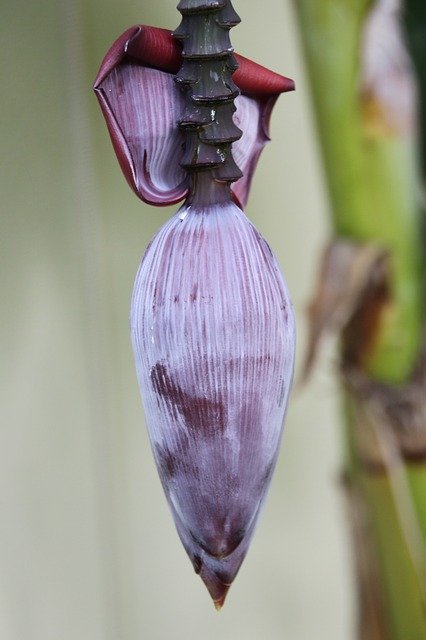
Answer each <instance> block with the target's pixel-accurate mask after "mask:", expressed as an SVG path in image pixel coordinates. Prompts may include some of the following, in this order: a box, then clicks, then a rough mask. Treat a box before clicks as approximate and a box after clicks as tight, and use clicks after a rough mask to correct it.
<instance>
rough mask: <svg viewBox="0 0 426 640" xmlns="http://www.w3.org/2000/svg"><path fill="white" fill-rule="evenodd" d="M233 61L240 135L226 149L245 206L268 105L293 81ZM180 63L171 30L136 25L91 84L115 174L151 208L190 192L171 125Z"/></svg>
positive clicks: (178, 135) (176, 112) (265, 133)
mask: <svg viewBox="0 0 426 640" xmlns="http://www.w3.org/2000/svg"><path fill="white" fill-rule="evenodd" d="M235 57H236V59H237V61H238V64H239V68H238V70H237V71H236V72H235V74H234V75H233V80H234V81H235V83H236V84H237V86H238V87H239V89H240V91H241V95H240V96H239V97H238V98H237V99H236V107H237V110H236V113H235V114H234V120H235V123H236V124H237V126H239V128H240V129H242V131H243V135H242V137H241V139H240V140H238V141H236V142H235V143H234V144H233V147H232V150H233V156H234V159H235V161H236V163H237V165H238V166H239V167H240V169H241V170H242V173H243V177H242V178H240V179H239V180H238V181H237V182H235V183H234V184H233V185H232V192H233V196H234V198H235V200H236V202H238V203H239V204H240V205H241V206H242V207H244V206H245V204H246V202H247V198H248V193H249V189H250V185H251V180H252V176H253V172H254V169H255V167H256V164H257V161H258V158H259V155H260V153H261V151H262V149H263V147H264V145H265V143H266V142H267V141H268V140H269V120H270V115H271V111H272V108H273V106H274V104H275V102H276V100H277V98H278V96H279V94H280V93H283V92H285V91H291V90H293V89H294V83H293V81H292V80H290V79H289V78H285V77H284V76H281V75H279V74H277V73H274V72H272V71H269V70H268V69H265V68H264V67H262V66H261V65H258V64H256V63H255V62H252V61H251V60H248V59H246V58H244V57H243V56H239V55H238V54H236V56H235ZM181 62H182V60H181V46H180V44H179V42H178V41H176V40H175V39H174V38H173V37H172V35H171V32H170V31H167V30H166V29H158V28H155V27H148V26H142V25H138V26H135V27H132V28H130V29H128V30H127V31H125V32H124V33H123V34H122V35H121V36H120V37H119V38H118V39H117V40H116V41H115V42H114V44H113V45H112V46H111V48H110V49H109V51H108V52H107V54H106V56H105V58H104V60H103V62H102V64H101V67H100V69H99V72H98V75H97V77H96V80H95V84H94V90H95V93H96V95H97V98H98V100H99V103H100V106H101V109H102V112H103V115H104V117H105V120H106V124H107V126H108V130H109V133H110V136H111V140H112V143H113V146H114V150H115V152H116V154H117V158H118V160H119V163H120V166H121V169H122V171H123V173H124V175H125V177H126V179H127V181H128V183H129V185H130V186H131V188H132V189H133V191H134V192H135V193H136V194H137V195H138V196H139V197H140V198H141V199H142V200H144V201H145V202H148V203H149V204H154V205H160V206H161V205H169V204H173V203H176V202H179V201H180V200H182V199H183V198H185V197H186V195H187V194H188V176H187V174H186V172H185V171H184V170H183V169H182V167H181V166H180V162H181V160H182V155H183V146H182V143H183V137H182V132H181V131H180V130H179V129H178V128H177V127H176V122H177V121H178V120H179V117H180V115H181V113H182V108H183V98H182V94H181V92H180V90H179V87H177V86H176V83H175V82H174V80H173V76H174V74H175V73H176V72H177V71H178V69H179V67H180V65H181ZM212 119H213V120H214V114H212Z"/></svg>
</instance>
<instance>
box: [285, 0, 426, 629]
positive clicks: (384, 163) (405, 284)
mask: <svg viewBox="0 0 426 640" xmlns="http://www.w3.org/2000/svg"><path fill="white" fill-rule="evenodd" d="M294 4H295V8H296V13H297V16H298V20H299V23H300V29H301V34H302V43H303V48H304V51H305V57H306V63H307V69H308V75H309V79H310V84H311V89H312V96H313V102H314V110H315V114H316V119H317V125H318V132H319V138H320V145H321V150H322V154H323V160H324V170H325V176H326V179H327V182H328V187H329V193H330V201H331V207H332V215H333V224H334V230H335V233H336V235H337V236H338V237H344V238H350V239H352V240H355V241H357V242H363V243H373V244H375V245H379V246H381V247H384V248H385V249H386V250H387V251H388V253H389V259H390V274H389V276H390V279H389V291H390V300H389V302H388V303H387V304H386V305H385V307H384V309H383V310H382V312H381V315H380V321H379V324H378V326H377V327H375V336H374V338H375V339H374V341H373V343H372V345H373V346H372V348H371V349H370V351H369V354H368V358H367V359H365V360H363V362H362V363H358V366H360V367H361V369H362V374H363V376H365V379H366V380H367V381H368V384H369V385H370V388H371V389H374V388H377V387H378V386H379V385H380V384H385V385H388V386H387V389H388V393H389V394H390V397H391V398H392V393H396V392H397V390H398V389H399V390H401V389H404V388H405V387H403V386H402V385H403V384H404V383H406V382H407V381H409V380H410V378H411V376H412V372H413V368H414V366H415V364H416V362H417V361H418V360H419V358H420V352H421V344H422V340H423V331H424V285H423V279H424V273H423V265H424V251H425V248H424V245H423V244H422V215H421V210H420V207H419V198H418V195H419V182H418V175H419V171H418V166H417V161H418V155H417V148H416V145H417V143H416V140H415V138H414V136H413V133H412V131H407V132H403V131H399V132H395V131H389V130H387V129H386V127H384V128H383V130H378V131H377V130H376V131H374V132H372V131H371V129H369V127H368V122H366V118H367V117H368V116H366V111H365V108H364V107H365V105H364V104H363V96H362V94H361V90H360V87H361V60H362V58H361V46H362V44H361V43H362V35H363V29H364V26H365V23H366V19H367V17H368V15H369V12H370V10H371V9H372V7H373V5H374V4H375V3H374V2H373V1H372V0H295V3H294ZM352 335H353V334H352ZM343 364H344V365H345V364H347V363H343ZM344 398H345V400H344V401H345V408H346V443H347V472H346V477H347V481H348V486H349V488H350V492H351V493H352V494H353V495H354V494H356V495H357V496H360V500H361V502H362V503H363V509H364V510H365V513H366V514H367V519H368V527H367V530H368V535H366V536H365V539H364V540H363V539H361V540H360V541H359V540H358V542H357V546H358V551H359V547H361V549H362V547H363V546H364V547H366V546H369V547H371V549H372V556H373V558H374V563H373V564H374V565H375V566H374V569H373V567H371V570H370V575H367V580H366V581H365V580H364V584H360V592H361V597H360V604H361V607H363V608H364V611H362V610H361V611H360V627H359V638H360V640H367V639H368V640H370V639H372V638H374V640H376V639H377V640H424V638H426V615H425V591H426V589H425V585H426V578H425V576H426V569H425V567H426V560H425V559H426V507H425V504H426V464H425V462H424V460H423V461H422V457H421V455H420V456H419V459H418V460H417V462H415V463H414V462H408V461H407V460H404V458H403V453H401V450H400V448H399V443H398V440H397V439H396V441H395V428H394V427H395V425H394V423H393V421H392V416H390V415H388V414H386V412H382V414H380V412H379V414H377V413H376V414H374V412H373V414H372V415H370V416H368V417H367V416H366V414H365V413H363V411H362V409H363V404H364V400H365V398H363V397H362V394H359V393H358V392H357V390H356V389H354V388H352V387H351V386H350V385H349V387H348V388H347V389H346V390H345V392H344ZM425 401H426V400H425V398H424V397H423V398H422V399H421V400H420V402H422V403H423V406H424V402H425ZM376 408H377V407H376ZM378 408H379V409H383V407H382V406H380V401H379V403H378ZM420 408H421V407H419V409H420ZM419 415H422V412H421V411H417V412H416V411H414V413H413V414H412V416H410V417H409V418H407V420H406V422H405V423H404V425H403V426H404V428H406V429H408V430H410V429H412V430H414V429H418V428H420V429H421V430H425V431H426V424H423V423H421V425H420V427H419ZM423 422H424V421H423ZM366 432H368V434H367V435H368V438H369V439H370V441H371V438H372V437H373V440H374V438H375V439H376V442H375V447H374V446H373V453H372V451H371V450H370V451H369V452H368V451H367V454H366V452H365V450H363V448H362V447H360V439H362V437H365V434H366ZM377 447H378V452H377V450H376V451H375V450H374V449H375V448H377ZM388 447H390V450H391V451H392V455H390V456H387V455H386V451H387V450H388ZM392 447H393V448H392ZM352 508H353V506H351V509H352ZM352 520H354V518H352ZM368 571H369V568H368V567H367V573H368ZM369 581H370V582H371V583H372V582H373V581H374V584H375V588H374V589H370V590H369V592H368V593H367V591H368V583H369ZM366 586H367V589H366ZM372 594H373V595H372ZM368 599H370V605H369V609H370V611H374V610H375V609H376V610H377V611H378V610H379V609H380V614H379V617H381V619H379V621H378V623H377V620H376V622H374V620H373V621H372V618H371V616H369V615H365V602H366V601H368ZM372 599H373V601H372V602H371V600H372ZM367 608H368V607H367ZM373 617H374V616H373ZM365 621H367V625H368V624H369V625H370V627H369V628H368V626H367V627H366V626H365V624H366V622H365ZM373 626H374V629H373Z"/></svg>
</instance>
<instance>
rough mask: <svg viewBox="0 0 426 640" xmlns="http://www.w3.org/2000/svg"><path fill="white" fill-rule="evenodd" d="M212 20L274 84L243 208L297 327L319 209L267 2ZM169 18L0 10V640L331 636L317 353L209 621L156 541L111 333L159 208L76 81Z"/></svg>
mask: <svg viewBox="0 0 426 640" xmlns="http://www.w3.org/2000/svg"><path fill="white" fill-rule="evenodd" d="M234 6H235V8H236V10H237V11H238V13H239V14H240V16H241V18H242V24H241V25H240V26H239V27H238V28H236V29H235V30H233V32H232V36H233V43H234V46H235V48H236V49H237V50H238V51H240V52H241V53H242V54H243V55H246V56H248V57H251V58H253V59H255V60H256V61H258V62H260V63H262V64H264V65H266V66H269V67H270V68H272V69H274V70H277V71H279V72H281V73H284V74H285V75H288V76H290V77H293V78H295V80H296V83H297V92H296V93H294V94H287V95H285V96H283V97H281V98H280V101H279V103H278V105H277V107H276V109H275V112H274V115H273V119H272V139H273V142H272V143H271V144H270V145H269V146H268V147H267V148H266V150H265V151H264V154H263V156H262V159H261V162H260V166H259V168H258V171H257V174H256V177H255V180H254V185H253V189H252V195H251V199H250V203H249V206H248V210H247V213H248V215H249V217H250V218H251V219H252V220H253V222H254V223H255V224H256V226H257V227H258V228H259V229H260V230H261V232H262V233H263V234H264V235H265V236H266V238H267V239H268V240H269V241H270V243H271V244H272V246H273V248H274V251H275V252H276V254H277V256H278V259H279V261H280V264H281V266H282V269H283V271H284V273H285V275H286V278H287V281H288V284H289V287H290V289H291V292H292V296H293V301H294V305H295V309H296V314H297V317H298V327H299V331H298V334H299V339H298V351H299V361H300V357H301V355H302V354H303V349H304V345H305V334H306V330H305V321H304V312H305V306H306V301H307V300H308V297H309V294H310V292H311V290H312V287H313V282H314V279H315V275H316V273H315V272H316V264H317V260H318V256H319V252H320V249H321V247H322V246H323V244H324V242H325V240H326V239H327V236H328V233H329V228H328V223H327V214H328V204H327V201H326V196H325V191H324V187H323V182H322V173H321V167H320V162H319V155H318V150H317V146H316V141H315V136H314V131H313V124H312V117H311V112H310V108H309V100H308V91H307V79H306V75H305V71H304V69H303V66H302V64H301V50H300V45H299V41H298V38H297V34H296V25H295V22H294V16H293V15H292V11H291V7H290V2H289V0H268V1H267V2H254V0H250V2H248V1H247V0H246V2H243V1H242V0H235V2H234ZM138 22H142V23H146V24H152V25H157V26H163V27H168V28H173V27H175V26H176V25H177V24H178V22H179V15H178V13H177V12H176V9H175V5H174V2H173V1H171V0H156V2H155V3H154V2H150V3H148V2H145V3H144V2H135V1H134V0H121V1H120V2H118V1H115V2H113V1H112V0H104V1H103V2H101V1H100V0H86V2H83V0H80V2H79V1H78V0H69V1H68V2H65V1H62V2H61V1H59V2H58V1H56V2H55V1H54V0H44V1H43V2H24V1H23V0H15V1H14V2H11V1H10V0H9V1H7V0H2V1H1V5H0V34H1V39H0V41H1V46H2V61H3V63H2V65H1V70H0V74H1V87H2V91H1V101H2V110H1V113H2V117H1V120H0V126H1V145H2V152H1V166H2V169H1V208H2V215H1V225H2V228H1V245H2V247H1V257H2V268H1V286H2V294H1V301H2V322H1V329H0V348H1V385H0V393H1V398H0V407H1V409H0V411H1V431H0V433H1V436H0V638H1V639H2V640H3V639H4V640H51V639H52V640H53V639H54V640H58V639H60V640H136V639H139V638H147V639H150V640H157V639H158V640H164V639H176V640H180V639H181V638H182V639H183V638H185V640H193V639H194V640H195V639H198V638H200V637H202V638H205V639H206V640H209V639H213V638H215V639H217V638H220V639H221V640H222V639H223V640H239V639H240V638H241V639H244V640H255V639H256V640H257V639H260V638H262V639H264V640H278V639H281V638H286V639H288V640H313V639H314V638H315V640H322V639H323V638H324V640H325V639H327V640H351V639H352V638H353V633H354V632H353V619H354V613H353V608H352V607H353V605H352V603H353V594H352V591H353V585H352V561H351V555H350V548H349V541H348V539H347V530H346V519H345V505H344V500H343V495H342V491H341V489H340V485H339V482H340V481H339V472H340V457H341V443H340V438H339V430H338V411H339V407H338V406H337V388H336V385H335V382H334V380H333V364H334V356H333V352H332V350H331V349H329V350H328V353H327V357H326V358H324V359H323V364H322V368H319V369H318V370H317V371H316V373H315V376H314V380H313V382H312V383H310V385H309V387H308V388H307V389H305V390H297V391H296V392H295V393H294V394H293V399H292V402H291V406H290V410H289V414H288V419H287V426H286V434H285V437H284V441H283V448H282V452H281V456H280V460H279V465H278V468H277V471H276V474H275V477H274V480H273V483H272V488H271V491H270V495H269V499H268V501H267V505H266V508H265V510H264V514H263V518H262V519H261V522H260V525H259V527H258V532H257V535H256V537H255V539H254V542H253V544H252V547H251V550H250V552H249V554H248V556H247V559H246V561H245V563H244V565H243V567H242V569H241V571H240V574H239V576H238V578H237V579H236V581H235V583H234V585H233V587H232V589H231V592H230V595H229V597H228V600H227V603H226V606H225V607H224V609H223V611H222V612H221V613H220V614H217V613H216V612H215V611H214V609H213V607H212V605H211V602H210V599H209V596H208V594H207V592H206V590H205V588H204V586H203V585H202V583H201V581H200V580H199V578H198V577H196V576H195V574H194V573H193V570H192V568H191V566H190V563H189V561H188V559H187V557H186V554H185V552H184V550H183V548H182V547H181V544H180V541H179V539H178V536H177V534H176V532H175V530H174V525H173V522H172V519H171V516H170V515H169V513H168V510H167V506H166V502H165V499H164V498H163V494H162V490H161V486H160V482H159V480H158V478H157V475H156V471H155V468H154V463H153V460H152V458H151V452H150V450H149V444H148V438H147V434H146V430H145V425H144V418H143V411H142V408H141V404H140V400H139V392H138V389H137V384H136V376H135V373H134V366H133V358H132V354H131V349H130V340H129V331H128V313H129V301H130V294H131V289H132V286H133V279H134V276H135V273H136V269H137V266H138V263H139V260H140V258H141V256H142V253H143V251H144V249H145V247H146V245H147V243H148V241H149V239H150V238H151V236H152V235H153V234H154V232H155V231H156V230H157V229H158V228H159V227H160V225H161V224H162V223H163V221H164V220H166V219H167V217H168V216H169V215H170V214H171V212H172V211H173V209H154V208H150V207H148V206H146V205H144V204H143V203H141V202H139V201H138V199H137V198H136V197H135V196H134V195H133V193H132V192H131V191H130V189H129V188H128V187H127V185H126V183H125V180H124V178H123V177H122V175H121V171H120V169H119V166H118V163H117V161H116V159H115V156H114V153H113V151H112V147H111V144H110V141H109V138H108V134H107V131H106V127H105V125H104V122H103V119H102V116H101V113H100V110H99V109H98V106H97V103H96V99H95V97H94V95H93V93H92V92H91V83H92V81H93V79H94V77H95V75H96V71H97V68H98V66H99V64H100V61H101V59H102V57H103V55H104V53H105V52H106V50H107V48H108V47H109V46H110V44H111V43H112V41H113V40H114V39H115V38H116V37H117V36H118V35H119V34H120V33H121V32H122V31H123V30H124V29H125V28H127V27H128V26H131V25H132V24H135V23H138Z"/></svg>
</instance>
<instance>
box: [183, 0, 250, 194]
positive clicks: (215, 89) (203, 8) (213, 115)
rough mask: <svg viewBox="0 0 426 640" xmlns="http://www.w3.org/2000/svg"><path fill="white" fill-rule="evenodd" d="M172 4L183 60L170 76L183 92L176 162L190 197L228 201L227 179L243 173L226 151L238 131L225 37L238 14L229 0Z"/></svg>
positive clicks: (232, 59)
mask: <svg viewBox="0 0 426 640" xmlns="http://www.w3.org/2000/svg"><path fill="white" fill-rule="evenodd" d="M177 8H178V11H179V12H180V13H181V14H182V21H181V23H180V25H179V27H178V28H177V29H176V30H175V32H174V34H173V35H174V37H175V38H177V39H178V40H180V41H181V42H182V46H183V51H182V57H183V63H182V66H181V68H180V70H179V72H178V74H177V76H176V78H175V80H176V82H177V83H178V84H179V85H180V86H181V88H182V91H183V92H184V94H185V96H186V105H185V110H184V112H183V113H182V116H181V118H180V119H179V123H178V124H179V127H180V128H181V129H182V130H183V131H184V133H185V151H184V157H183V160H182V163H181V164H182V166H183V167H184V168H185V169H186V170H187V171H188V172H189V173H190V175H191V189H190V194H189V200H190V201H192V202H194V201H195V200H196V201H197V203H199V204H212V203H214V202H218V201H221V200H227V199H230V198H231V194H230V183H231V182H234V181H235V180H238V178H240V177H241V175H242V173H241V171H240V169H239V168H238V166H237V165H236V163H235V161H234V159H233V157H232V150H231V146H232V143H233V142H234V141H235V140H238V139H239V138H240V137H241V135H242V132H241V130H240V129H239V128H238V127H237V126H236V125H235V124H234V122H233V114H234V112H235V105H234V100H235V98H236V97H237V96H238V94H239V89H238V87H237V86H236V84H235V83H234V82H233V81H232V74H233V73H234V72H235V71H236V69H237V68H238V64H237V62H236V60H235V57H234V56H233V48H232V46H231V42H230V37H229V31H230V29H231V28H232V27H233V26H235V25H236V24H238V23H239V22H240V18H239V17H238V15H237V14H236V12H235V11H234V9H233V7H232V4H231V2H230V0H181V2H179V4H178V7H177Z"/></svg>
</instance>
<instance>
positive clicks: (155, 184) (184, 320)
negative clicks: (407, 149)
mask: <svg viewBox="0 0 426 640" xmlns="http://www.w3.org/2000/svg"><path fill="white" fill-rule="evenodd" d="M179 55H180V54H179V45H178V43H176V41H174V40H173V39H171V37H170V34H169V32H166V31H164V30H158V29H153V28H151V27H135V28H134V29H131V30H129V31H127V32H126V33H125V34H124V35H123V36H122V37H121V38H120V39H119V40H118V41H117V42H116V43H115V44H114V45H113V47H112V48H111V50H110V51H109V52H108V54H107V56H106V58H105V60H104V62H103V64H102V66H101V69H100V72H99V75H98V78H97V80H96V84H95V89H96V92H97V95H98V99H99V101H100V104H101V107H102V110H103V113H104V116H105V118H106V121H107V125H108V128H109V131H110V135H111V138H112V142H113V145H114V148H115V151H116V153H117V156H118V159H119V161H120V165H121V167H122V169H123V172H124V174H125V176H126V178H127V180H128V182H129V184H130V185H131V187H132V188H133V189H134V191H135V192H136V193H137V194H138V196H140V197H141V198H142V199H143V200H145V201H147V202H151V203H154V204H160V205H161V204H169V203H172V202H177V201H179V200H180V199H182V198H184V197H185V196H186V194H187V191H188V178H187V176H186V174H185V172H184V171H183V170H182V168H181V166H180V159H181V157H182V153H183V151H182V138H181V132H180V131H179V129H178V128H177V126H176V122H177V120H178V119H179V114H180V110H181V109H182V98H181V94H180V92H179V90H178V89H177V88H176V86H175V83H174V81H173V75H172V73H173V72H175V71H176V70H177V69H178V68H179V66H180V58H179ZM238 60H239V63H240V69H239V71H238V72H237V73H236V74H235V75H234V80H235V82H236V83H237V84H239V85H240V88H241V89H242V90H243V91H244V93H243V95H241V96H240V97H239V98H238V99H237V101H236V106H237V111H236V114H235V116H234V117H235V122H236V124H237V125H238V126H239V127H240V129H242V131H243V135H242V138H241V139H240V140H238V141H237V142H235V143H234V145H233V153H234V157H235V159H236V161H237V163H238V164H239V166H240V168H241V169H242V171H243V173H244V176H243V177H242V178H241V179H240V180H238V181H237V182H236V183H235V184H234V185H233V186H232V189H233V198H234V201H229V200H228V201H223V202H221V201H218V202H214V203H210V204H209V203H207V204H206V203H200V202H198V203H197V202H196V201H195V200H192V199H191V198H190V199H189V200H188V201H187V202H186V203H185V204H184V205H183V206H182V207H181V209H180V210H179V211H178V212H177V213H176V214H175V215H174V216H173V217H172V218H171V219H170V220H169V221H168V222H167V223H166V224H165V225H164V226H163V228H162V229H161V230H160V231H159V232H158V233H157V235H156V236H155V237H154V238H153V240H152V241H151V243H150V245H149V247H148V249H147V251H146V253H145V256H144V258H143V260H142V262H141V265H140V268H139V272H138V274H137V277H136V282H135V286H134V292H133V299H132V307H131V333H132V342H133V349H134V354H135V361H136V368H137V374H138V380H139V385H140V389H141V394H142V398H143V403H144V407H145V413H146V418H147V424H148V430H149V435H150V440H151V445H152V450H153V453H154V457H155V461H156V464H157V468H158V472H159V475H160V478H161V482H162V485H163V488H164V492H165V495H166V497H167V500H168V503H169V507H170V509H171V512H172V515H173V518H174V521H175V524H176V527H177V531H178V533H179V536H180V538H181V541H182V543H183V545H184V547H185V549H186V551H187V553H188V555H189V557H190V559H191V561H192V563H193V566H194V568H195V571H196V572H197V573H199V574H200V576H201V578H202V579H203V581H204V582H205V584H206V586H207V588H208V590H209V592H210V594H211V596H212V598H213V600H214V602H215V605H216V606H217V608H220V607H221V606H222V604H223V602H224V599H225V596H226V593H227V591H228V589H229V586H230V584H231V583H232V581H233V579H234V578H235V575H236V574H237V572H238V570H239V568H240V566H241V563H242V561H243V559H244V557H245V555H246V552H247V549H248V546H249V544H250V541H251V539H252V536H253V532H254V529H255V526H256V523H257V520H258V516H259V513H260V510H261V507H262V504H263V502H264V498H265V495H266V492H267V489H268V487H269V484H270V480H271V475H272V472H273V470H274V467H275V463H276V460H277V455H278V449H279V443H280V438H281V434H282V425H283V419H284V414H285V411H286V406H287V400H288V395H289V392H290V388H291V382H292V373H293V361H294V348H295V327H294V319H293V312H292V307H291V303H290V299H289V295H288V292H287V288H286V285H285V283H284V280H283V278H282V276H281V273H280V271H279V268H278V265H277V263H276V260H275V258H274V256H273V254H272V252H271V250H270V248H269V246H268V244H267V243H266V241H265V240H264V239H263V238H262V237H261V235H260V234H259V233H258V231H257V230H256V229H255V228H254V226H253V225H252V224H251V222H250V221H249V220H248V219H247V217H246V216H245V214H244V213H243V211H242V209H241V208H240V206H241V205H243V204H244V203H245V202H246V200H247V195H248V190H249V186H250V182H251V178H252V174H253V171H254V168H255V165H256V163H257V159H258V157H259V154H260V151H261V149H262V147H263V145H264V144H265V142H266V141H267V140H268V122H269V117H270V113H271V109H272V107H273V104H274V102H275V100H276V98H277V97H278V94H279V93H281V92H282V91H285V90H290V89H291V88H293V85H292V82H291V81H290V80H288V79H286V78H283V77H282V76H278V75H277V74H274V73H272V72H270V71H267V70H265V69H263V68H262V67H259V66H258V65H255V63H251V62H250V61H245V60H244V59H242V58H241V57H239V58H238Z"/></svg>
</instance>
